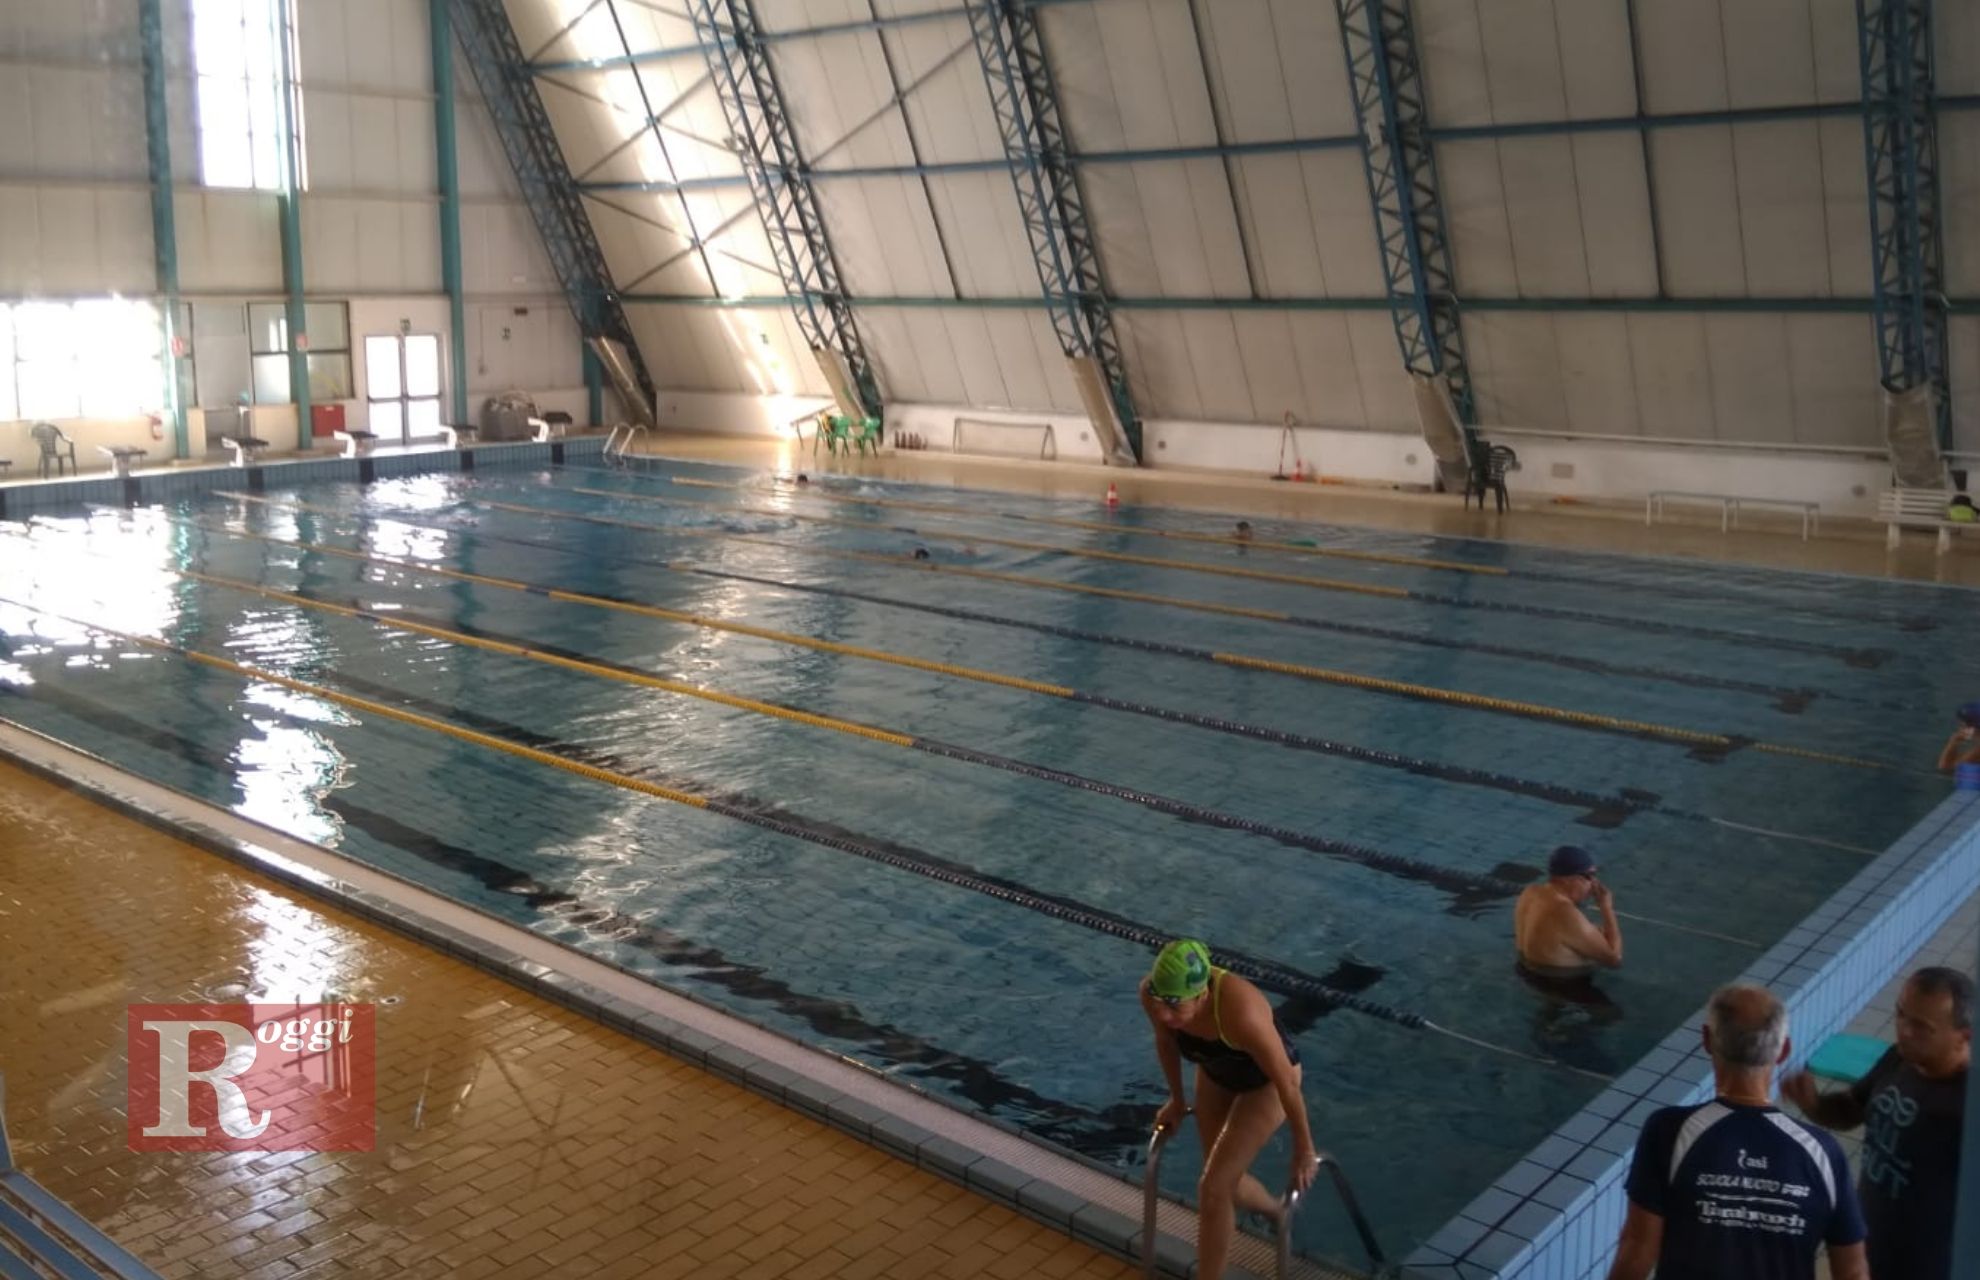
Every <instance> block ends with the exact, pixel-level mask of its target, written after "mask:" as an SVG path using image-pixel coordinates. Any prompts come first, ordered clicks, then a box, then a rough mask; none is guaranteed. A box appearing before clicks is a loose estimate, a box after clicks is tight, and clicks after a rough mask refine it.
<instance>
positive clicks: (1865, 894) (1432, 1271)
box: [1403, 791, 1980, 1280]
mask: <svg viewBox="0 0 1980 1280" xmlns="http://www.w3.org/2000/svg"><path fill="white" fill-rule="evenodd" d="M1976 890H1980V792H1969V791H1958V792H1954V793H1953V794H1952V795H1951V796H1949V797H1948V798H1947V799H1946V800H1944V801H1943V802H1942V803H1941V804H1940V805H1939V806H1938V808H1936V809H1934V810H1932V812H1931V813H1929V814H1927V815H1925V817H1924V818H1923V819H1922V820H1921V821H1920V822H1919V823H1918V824H1917V825H1916V826H1914V827H1913V828H1912V829H1911V830H1910V831H1907V832H1906V833H1905V834H1904V835H1903V836H1902V837H1901V838H1900V839H1899V840H1898V841H1897V842H1896V843H1895V844H1893V845H1891V847H1890V848H1889V849H1887V850H1885V851H1884V852H1883V853H1882V854H1880V855H1878V856H1877V858H1876V859H1875V860H1874V861H1872V862H1871V863H1870V864H1869V865H1868V866H1866V867H1864V868H1863V870H1862V871H1860V872H1858V873H1857V874H1856V876H1855V877H1854V878H1853V879H1851V880H1850V882H1849V883H1848V884H1846V885H1844V886H1843V887H1842V888H1841V889H1839V890H1838V891H1837V892H1836V893H1835V895H1834V896H1833V897H1831V898H1830V899H1829V900H1828V901H1827V902H1826V903H1824V904H1823V905H1822V906H1821V907H1819V908H1817V909H1816V910H1815V911H1814V912H1812V913H1811V914H1810V915H1809V916H1808V918H1807V919H1805V920H1804V921H1802V922H1801V924H1799V925H1797V926H1796V927H1795V928H1794V929H1792V930H1790V931H1789V933H1788V934H1787V936H1786V937H1784V938H1782V939H1781V941H1780V942H1778V943H1776V944H1775V945H1774V946H1773V947H1772V948H1771V949H1770V950H1768V952H1767V953H1766V954H1765V955H1763V956H1761V957H1760V958H1759V959H1758V960H1756V961H1754V963H1753V964H1752V965H1751V966H1749V967H1748V969H1747V970H1746V972H1745V973H1743V974H1741V975H1740V981H1744V982H1757V983H1763V984H1765V985H1766V986H1768V987H1771V988H1772V989H1773V990H1774V991H1775V993H1777V994H1778V995H1779V996H1780V997H1781V999H1782V1000H1784V1001H1785V1002H1786V1003H1787V1007H1788V1016H1789V1018H1790V1019H1791V1021H1792V1024H1793V1033H1794V1042H1795V1056H1794V1059H1793V1060H1792V1061H1790V1062H1789V1064H1788V1069H1790V1070H1794V1069H1798V1068H1799V1067H1800V1064H1801V1063H1802V1061H1804V1060H1805V1059H1806V1057H1807V1055H1808V1054H1810V1053H1812V1052H1814V1051H1815V1049H1816V1048H1818V1047H1819V1046H1820V1045H1821V1044H1822V1042H1823V1041H1825V1040H1827V1039H1828V1038H1829V1037H1830V1036H1832V1035H1835V1034H1836V1033H1837V1032H1839V1031H1841V1030H1842V1029H1843V1028H1844V1027H1846V1026H1847V1025H1848V1024H1849V1021H1850V1019H1851V1018H1853V1017H1855V1016H1856V1014H1857V1012H1858V1011H1859V1010H1861V1009H1862V1008H1863V1007H1864V1006H1865V1005H1867V1004H1869V1003H1870V1001H1871V1000H1872V999H1874V998H1875V997H1876V994H1877V993H1878V992H1879V991H1881V990H1882V989H1883V988H1884V986H1885V985H1886V984H1887V983H1889V982H1890V980H1891V979H1892V978H1894V977H1896V976H1897V974H1898V972H1899V971H1900V970H1901V969H1902V968H1903V967H1904V965H1905V963H1906V962H1907V961H1908V960H1909V959H1910V957H1911V955H1912V954H1913V953H1914V952H1915V951H1916V950H1917V948H1918V946H1919V944H1920V943H1921V942H1923V941H1924V940H1925V939H1926V938H1929V937H1931V935H1932V934H1933V933H1934V932H1935V931H1937V929H1938V928H1939V926H1940V925H1942V924H1944V923H1945V921H1946V919H1947V918H1948V917H1950V916H1951V915H1952V913H1953V912H1954V911H1956V910H1958V909H1959V907H1960V905H1961V904H1962V903H1964V902H1965V901H1966V900H1967V898H1969V897H1970V896H1972V894H1973V893H1974V892H1975V891H1976ZM1700 994H1701V995H1703V994H1705V993H1703V992H1701V993H1700ZM1704 1019H1705V1013H1704V1010H1703V1009H1700V1010H1699V1012H1698V1014H1697V1015H1696V1016H1694V1017H1693V1018H1692V1019H1690V1020H1689V1021H1688V1022H1687V1023H1686V1024H1685V1025H1684V1026H1682V1027H1679V1028H1678V1029H1677V1030H1675V1031H1673V1032H1672V1033H1671V1034H1670V1035H1669V1036H1666V1037H1665V1038H1664V1040H1663V1042H1662V1043H1661V1044H1659V1045H1658V1046H1657V1047H1655V1048H1653V1049H1652V1050H1651V1051H1650V1052H1649V1053H1648V1054H1646V1055H1645V1056H1644V1057H1643V1059H1642V1060H1641V1061H1639V1062H1637V1063H1636V1064H1634V1065H1633V1066H1631V1067H1630V1068H1629V1069H1628V1070H1627V1071H1625V1072H1624V1073H1623V1074H1622V1075H1621V1076H1620V1077H1618V1078H1617V1080H1616V1081H1615V1082H1614V1084H1612V1085H1611V1086H1610V1087H1609V1088H1608V1089H1605V1090H1604V1091H1603V1092H1602V1093H1600V1094H1598V1095H1597V1096H1596V1097H1595V1099H1594V1100H1593V1101H1591V1102H1590V1103H1589V1104H1588V1105H1587V1106H1586V1107H1584V1108H1582V1109H1581V1110H1580V1111H1579V1112H1577V1113H1576V1114H1574V1115H1573V1116H1570V1117H1569V1118H1568V1119H1567V1121H1566V1122H1565V1123H1563V1124H1562V1125H1561V1126H1560V1128H1558V1129H1556V1130H1555V1131H1554V1132H1553V1133H1552V1134H1551V1135H1549V1136H1548V1137H1547V1139H1546V1140H1545V1141H1543V1142H1541V1143H1540V1145H1539V1146H1537V1147H1535V1148H1534V1149H1533V1150H1532V1151H1531V1152H1528V1153H1527V1155H1526V1157H1525V1158H1524V1159H1523V1160H1521V1161H1520V1162H1519V1163H1518V1164H1517V1165H1515V1166H1513V1168H1512V1169H1511V1170H1509V1171H1508V1172H1507V1173H1506V1174H1505V1175H1503V1176H1502V1177H1500V1178H1499V1179H1498V1180H1497V1181H1496V1182H1495V1183H1494V1184H1493V1185H1492V1186H1491V1187H1488V1188H1487V1189H1486V1190H1484V1191H1483V1192H1481V1193H1480V1194H1479V1196H1478V1197H1477V1199H1475V1200H1473V1201H1472V1202H1471V1203H1470V1204H1468V1205H1466V1206H1465V1208H1464V1209H1463V1210H1462V1211H1461V1212H1460V1213H1459V1215H1458V1216H1457V1217H1455V1218H1453V1219H1451V1221H1450V1222H1448V1223H1446V1224H1445V1225H1444V1227H1443V1228H1442V1229H1441V1230H1439V1231H1438V1232H1437V1233H1436V1234H1435V1235H1434V1236H1432V1237H1431V1238H1430V1241H1429V1243H1428V1244H1426V1245H1425V1246H1423V1247H1422V1248H1420V1249H1418V1250H1416V1252H1414V1253H1412V1254H1411V1255H1410V1256H1409V1258H1408V1259H1407V1260H1406V1261H1405V1263H1404V1265H1403V1274H1404V1275H1405V1276H1408V1277H1414V1278H1415V1280H1432V1278H1433V1277H1434V1280H1466V1278H1468V1277H1473V1276H1476V1277H1479V1278H1480V1280H1486V1278H1494V1280H1586V1278H1587V1277H1589V1276H1591V1275H1595V1276H1599V1275H1600V1274H1602V1273H1603V1271H1604V1270H1605V1269H1606V1268H1607V1267H1608V1265H1609V1262H1610V1259H1611V1257H1612V1256H1613V1253H1614V1250H1615V1242H1616V1234H1617V1232H1619V1231H1620V1230H1621V1229H1622V1220H1623V1215H1624V1212H1625V1201H1624V1196H1623V1175H1624V1174H1625V1173H1626V1172H1627V1171H1628V1168H1629V1160H1630V1154H1631V1152H1632V1151H1633V1150H1634V1149H1635V1146H1636V1138H1637V1135H1638V1134H1639V1133H1640V1132H1641V1130H1642V1125H1643V1120H1644V1119H1645V1118H1646V1117H1647V1116H1648V1115H1649V1114H1650V1112H1651V1111H1653V1110H1655V1109H1656V1108H1657V1107H1659V1106H1671V1105H1677V1104H1686V1103H1693V1102H1702V1101H1704V1100H1705V1099H1706V1098H1708V1097H1710V1096H1711V1092H1712V1068H1711V1063H1710V1062H1708V1061H1707V1060H1706V1058H1705V1054H1704V1052H1703V1050H1702V1048H1701V1047H1700V1045H1699V1040H1698V1031H1697V1028H1698V1026H1699V1025H1701V1024H1702V1023H1703V1022H1704Z"/></svg>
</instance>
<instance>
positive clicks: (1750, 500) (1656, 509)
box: [1643, 489, 1822, 542]
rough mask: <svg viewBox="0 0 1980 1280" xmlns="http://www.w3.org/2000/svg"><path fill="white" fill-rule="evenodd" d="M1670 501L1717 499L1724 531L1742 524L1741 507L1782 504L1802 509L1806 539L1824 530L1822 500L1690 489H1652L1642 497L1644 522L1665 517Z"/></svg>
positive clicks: (1803, 535)
mask: <svg viewBox="0 0 1980 1280" xmlns="http://www.w3.org/2000/svg"><path fill="white" fill-rule="evenodd" d="M1667 502H1695V503H1700V504H1704V505H1710V504H1712V503H1717V504H1718V506H1719V532H1721V533H1724V532H1725V531H1726V530H1728V529H1737V528H1739V513H1740V509H1741V508H1742V507H1781V508H1783V509H1785V510H1789V511H1799V512H1800V513H1801V540H1802V541H1803V542H1806V541H1808V536H1809V534H1811V533H1820V532H1821V531H1822V504H1821V503H1819V502H1804V501H1802V500H1801V499H1799V498H1761V497H1756V496H1754V495H1752V494H1746V493H1699V492H1695V491H1692V490H1687V489H1652V490H1651V491H1650V493H1649V495H1648V496H1647V497H1645V498H1644V499H1643V523H1644V524H1646V525H1648V524H1655V523H1657V521H1659V520H1661V519H1663V516H1664V504H1665V503H1667Z"/></svg>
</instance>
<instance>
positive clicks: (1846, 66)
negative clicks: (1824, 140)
mask: <svg viewBox="0 0 1980 1280" xmlns="http://www.w3.org/2000/svg"><path fill="white" fill-rule="evenodd" d="M1948 7H1949V6H1946V5H1940V6H1939V11H1938V16H1937V18H1936V19H1935V21H1936V22H1937V23H1938V25H1939V30H1940V31H1941V32H1943V31H1944V30H1945V29H1946V16H1947V9H1948ZM1950 7H1951V8H1955V9H1957V8H1966V9H1968V10H1969V11H1971V6H1960V5H1953V6H1950ZM1808 13H1809V24H1810V27H1811V29H1812V31H1813V35H1814V46H1815V99H1814V100H1815V101H1817V102H1854V101H1856V100H1857V99H1858V98H1860V97H1862V96H1863V92H1862V90H1863V84H1862V80H1863V76H1862V72H1861V71H1860V70H1859V68H1858V61H1857V49H1856V0H1808ZM1941 48H1942V49H1943V46H1941ZM1938 84H1939V90H1940V92H1942V93H1943V92H1944V91H1945V87H1946V80H1945V61H1944V57H1943V54H1941V58H1940V61H1939V67H1938Z"/></svg>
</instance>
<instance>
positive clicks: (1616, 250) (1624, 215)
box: [1573, 133, 1657, 298]
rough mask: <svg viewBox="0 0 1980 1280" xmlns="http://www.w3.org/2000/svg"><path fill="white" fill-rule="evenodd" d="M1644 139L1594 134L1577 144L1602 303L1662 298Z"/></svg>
mask: <svg viewBox="0 0 1980 1280" xmlns="http://www.w3.org/2000/svg"><path fill="white" fill-rule="evenodd" d="M1643 146H1644V140H1643V136H1642V135H1641V134H1636V133H1591V134H1583V135H1581V136H1579V137H1576V138H1574V139H1573V149H1574V176H1575V193H1576V195H1577V196H1578V197H1579V199H1580V204H1581V234H1582V237H1583V239H1584V241H1585V242H1586V247H1587V252H1588V289H1589V293H1590V295H1591V296H1593V297H1597V298H1628V297H1649V296H1652V295H1654V294H1655V293H1656V292H1657V248H1656V245H1655V243H1654V242H1653V237H1652V234H1651V228H1650V193H1649V189H1648V187H1647V186H1646V185H1645V182H1644V172H1643Z"/></svg>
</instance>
